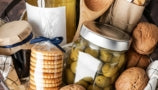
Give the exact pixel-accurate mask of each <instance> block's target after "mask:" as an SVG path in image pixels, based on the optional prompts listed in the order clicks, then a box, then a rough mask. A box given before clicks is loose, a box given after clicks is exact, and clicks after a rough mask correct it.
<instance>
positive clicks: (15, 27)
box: [0, 21, 32, 46]
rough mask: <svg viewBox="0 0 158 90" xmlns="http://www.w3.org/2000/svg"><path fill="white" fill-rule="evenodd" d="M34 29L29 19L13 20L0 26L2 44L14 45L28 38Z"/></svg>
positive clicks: (0, 44) (0, 41)
mask: <svg viewBox="0 0 158 90" xmlns="http://www.w3.org/2000/svg"><path fill="white" fill-rule="evenodd" d="M31 31H32V27H31V25H30V24H29V23H28V22H27V21H12V22H8V23H5V24H4V25H2V26H1V27H0V46H6V45H12V44H15V43H17V42H21V41H22V40H24V39H25V38H27V37H28V36H29V35H30V33H31Z"/></svg>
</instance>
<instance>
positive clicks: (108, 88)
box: [104, 85, 112, 90]
mask: <svg viewBox="0 0 158 90" xmlns="http://www.w3.org/2000/svg"><path fill="white" fill-rule="evenodd" d="M104 90H112V86H111V85H110V86H107V87H105V88H104Z"/></svg>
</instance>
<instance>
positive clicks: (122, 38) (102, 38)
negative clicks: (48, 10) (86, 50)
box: [80, 22, 131, 51]
mask: <svg viewBox="0 0 158 90" xmlns="http://www.w3.org/2000/svg"><path fill="white" fill-rule="evenodd" d="M80 35H81V36H82V37H83V38H84V39H86V40H87V41H89V42H91V43H93V44H95V45H97V46H99V47H102V48H106V49H110V50H114V51H125V50H128V49H129V47H130V44H131V37H130V36H129V35H128V34H127V33H125V32H123V31H122V30H120V29H118V28H115V27H113V26H110V25H107V24H103V23H99V22H85V23H84V24H83V25H82V28H81V31H80Z"/></svg>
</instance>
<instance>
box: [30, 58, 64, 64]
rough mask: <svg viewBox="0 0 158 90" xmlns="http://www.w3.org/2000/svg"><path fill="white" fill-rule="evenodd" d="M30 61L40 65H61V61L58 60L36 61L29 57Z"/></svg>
mask: <svg viewBox="0 0 158 90" xmlns="http://www.w3.org/2000/svg"><path fill="white" fill-rule="evenodd" d="M30 60H31V62H33V63H37V61H39V62H40V63H43V64H53V65H55V64H62V63H63V60H62V59H60V60H46V59H44V60H43V59H36V58H33V57H31V58H30Z"/></svg>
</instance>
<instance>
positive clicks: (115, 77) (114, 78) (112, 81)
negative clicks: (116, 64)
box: [111, 73, 119, 84]
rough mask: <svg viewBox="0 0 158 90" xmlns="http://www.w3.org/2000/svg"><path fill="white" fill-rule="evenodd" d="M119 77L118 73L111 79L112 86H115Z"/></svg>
mask: <svg viewBox="0 0 158 90" xmlns="http://www.w3.org/2000/svg"><path fill="white" fill-rule="evenodd" d="M118 76H119V73H116V74H114V75H113V76H112V77H111V84H114V83H115V81H116V79H117V77H118Z"/></svg>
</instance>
